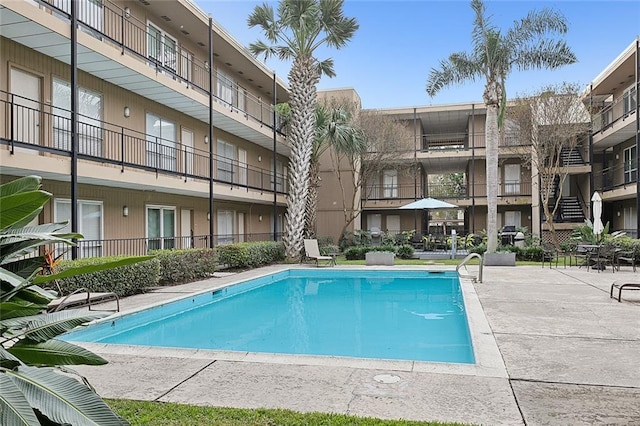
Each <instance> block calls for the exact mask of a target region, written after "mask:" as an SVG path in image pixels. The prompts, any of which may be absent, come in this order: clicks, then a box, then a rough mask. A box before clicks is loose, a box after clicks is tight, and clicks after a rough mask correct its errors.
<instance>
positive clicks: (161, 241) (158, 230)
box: [147, 206, 176, 250]
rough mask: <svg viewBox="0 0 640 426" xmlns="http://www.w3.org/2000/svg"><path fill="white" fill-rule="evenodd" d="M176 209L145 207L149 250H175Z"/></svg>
mask: <svg viewBox="0 0 640 426" xmlns="http://www.w3.org/2000/svg"><path fill="white" fill-rule="evenodd" d="M175 236H176V208H175V207H165V206H147V238H148V239H149V250H159V249H172V248H175V246H176V243H175Z"/></svg>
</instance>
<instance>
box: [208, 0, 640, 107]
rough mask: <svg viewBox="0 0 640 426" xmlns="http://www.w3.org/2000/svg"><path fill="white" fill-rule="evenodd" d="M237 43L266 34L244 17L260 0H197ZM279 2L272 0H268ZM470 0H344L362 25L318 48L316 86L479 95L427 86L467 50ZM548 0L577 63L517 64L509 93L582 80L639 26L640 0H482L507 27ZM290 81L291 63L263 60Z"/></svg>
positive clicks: (381, 94)
mask: <svg viewBox="0 0 640 426" xmlns="http://www.w3.org/2000/svg"><path fill="white" fill-rule="evenodd" d="M196 1H197V2H198V4H199V5H200V6H201V7H202V8H203V9H204V10H205V11H207V12H208V13H210V14H211V15H212V16H213V19H214V20H215V21H217V22H218V23H219V24H220V25H222V26H223V27H224V28H225V29H226V30H227V31H229V33H231V34H232V35H233V36H234V37H235V38H236V39H237V40H238V41H239V42H240V43H241V44H242V45H245V46H247V45H248V44H249V43H252V42H255V41H257V40H263V39H264V37H263V36H262V34H261V32H260V31H259V30H258V29H255V28H254V29H249V28H248V26H247V17H248V16H249V14H250V13H251V11H252V10H253V9H254V7H255V6H256V5H258V4H262V1H260V2H257V1H249V0H233V1H230V0H196ZM268 2H269V3H271V4H273V5H274V8H275V7H277V2H275V1H268ZM469 3H470V2H469V1H466V0H465V1H458V0H450V1H431V0H415V1H405V0H384V1H382V0H346V1H345V7H344V10H345V14H346V15H347V16H349V17H355V18H356V19H357V21H358V23H359V24H360V29H359V30H358V32H357V33H356V34H355V36H354V38H353V39H352V41H351V42H350V43H349V44H348V45H347V46H346V47H344V48H343V49H341V50H338V51H336V50H333V49H330V50H327V49H323V50H320V51H319V52H318V55H317V57H318V59H326V58H329V57H331V58H333V59H334V61H335V72H336V74H337V76H336V77H334V78H328V77H323V78H322V80H321V81H320V84H319V86H318V88H320V89H331V88H343V87H353V88H355V89H356V91H357V92H358V94H359V95H360V97H361V98H362V104H363V107H364V108H395V107H413V106H424V105H439V104H448V103H462V102H480V101H481V100H482V92H483V86H484V85H483V82H482V81H477V82H475V83H468V84H465V85H462V86H457V87H454V86H452V87H448V88H444V89H443V90H442V91H441V93H439V94H438V95H437V96H435V97H434V98H430V97H429V96H428V95H427V94H426V92H425V85H426V81H427V76H428V74H429V71H430V70H431V68H433V67H437V66H438V64H439V63H440V61H441V60H442V59H445V58H447V57H448V55H449V54H450V53H454V52H459V51H468V50H469V49H470V47H469V44H470V41H471V26H472V23H473V11H472V10H471V7H470V6H469ZM543 7H551V8H554V9H556V10H559V11H560V12H562V13H563V14H564V15H565V17H566V18H567V20H568V22H569V33H568V34H567V36H566V40H567V42H568V43H569V45H570V46H571V48H572V49H573V50H574V52H575V53H576V55H577V57H578V63H576V64H574V65H570V66H567V67H564V68H561V69H558V70H554V71H540V70H535V71H527V72H518V71H514V72H512V74H511V75H510V77H509V79H508V80H507V93H508V96H509V97H510V98H512V97H514V96H518V95H525V94H531V93H535V92H536V91H537V90H539V89H540V88H542V87H544V86H546V85H550V84H556V83H561V82H563V81H567V82H571V83H578V84H580V85H581V86H584V87H586V86H587V85H588V84H589V82H591V81H592V80H593V79H594V78H595V77H596V76H597V75H598V74H599V73H600V72H601V71H602V70H603V69H604V68H605V67H606V66H607V65H608V64H610V63H611V62H612V61H613V60H614V59H615V58H616V57H617V56H618V55H619V54H620V53H621V52H622V51H623V50H624V49H625V48H626V47H627V46H629V44H631V43H632V42H633V41H634V40H635V38H636V37H638V35H639V34H640V2H638V1H636V0H633V1H616V0H600V1H590V0H582V1H568V0H562V1H544V0H540V1H517V0H511V1H490V0H488V1H486V8H487V10H488V13H489V14H490V15H492V19H493V22H494V24H496V25H497V26H498V27H500V28H503V29H507V28H509V27H510V26H511V25H512V23H513V22H514V21H515V20H518V19H520V18H522V17H524V16H525V15H526V14H527V13H528V12H529V11H530V10H534V9H535V10H539V9H541V8H543ZM266 64H267V66H268V67H269V68H270V69H272V70H274V71H275V72H276V73H277V74H278V76H279V77H280V78H281V79H283V80H284V81H287V74H288V72H289V67H290V64H288V63H283V62H281V61H278V60H276V59H270V60H269V61H267V62H266Z"/></svg>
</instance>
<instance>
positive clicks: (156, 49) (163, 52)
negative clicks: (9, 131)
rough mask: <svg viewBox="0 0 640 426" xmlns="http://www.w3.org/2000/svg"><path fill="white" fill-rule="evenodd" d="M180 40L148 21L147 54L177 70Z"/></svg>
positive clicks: (156, 61) (164, 65)
mask: <svg viewBox="0 0 640 426" xmlns="http://www.w3.org/2000/svg"><path fill="white" fill-rule="evenodd" d="M177 51H178V42H177V41H176V40H175V39H174V38H173V37H171V36H169V35H168V34H167V33H165V32H164V31H162V30H161V29H160V28H158V27H157V26H155V25H154V24H152V23H151V22H148V23H147V56H148V57H149V58H151V59H153V60H154V63H155V64H160V65H162V66H163V67H165V68H168V69H170V70H172V71H175V70H176V65H177V57H178V55H177Z"/></svg>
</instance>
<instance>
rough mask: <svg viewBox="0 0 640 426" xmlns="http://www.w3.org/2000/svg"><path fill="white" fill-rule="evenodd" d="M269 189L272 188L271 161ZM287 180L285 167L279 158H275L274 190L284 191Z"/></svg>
mask: <svg viewBox="0 0 640 426" xmlns="http://www.w3.org/2000/svg"><path fill="white" fill-rule="evenodd" d="M271 173H272V176H271V189H273V163H271ZM286 182H287V168H286V167H285V166H284V163H283V162H282V161H280V160H276V191H277V192H284V191H285V189H286V188H285V186H286Z"/></svg>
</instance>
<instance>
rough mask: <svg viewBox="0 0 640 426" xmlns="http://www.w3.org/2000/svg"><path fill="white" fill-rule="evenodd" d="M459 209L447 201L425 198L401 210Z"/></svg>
mask: <svg viewBox="0 0 640 426" xmlns="http://www.w3.org/2000/svg"><path fill="white" fill-rule="evenodd" d="M455 208H458V206H456V205H455V204H451V203H447V202H446V201H442V200H438V199H436V198H431V197H427V198H423V199H421V200H417V201H414V202H412V203H409V204H406V205H404V206H402V207H400V209H401V210H436V209H455ZM428 229H429V213H428V212H427V230H428Z"/></svg>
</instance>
